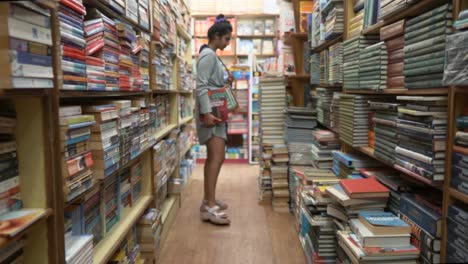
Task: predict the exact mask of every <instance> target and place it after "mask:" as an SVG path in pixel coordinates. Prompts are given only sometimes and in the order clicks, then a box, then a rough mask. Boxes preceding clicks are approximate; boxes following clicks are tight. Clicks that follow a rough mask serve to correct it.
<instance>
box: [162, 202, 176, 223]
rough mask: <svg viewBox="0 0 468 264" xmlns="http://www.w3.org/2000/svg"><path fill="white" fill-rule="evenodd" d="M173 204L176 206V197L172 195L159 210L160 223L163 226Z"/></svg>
mask: <svg viewBox="0 0 468 264" xmlns="http://www.w3.org/2000/svg"><path fill="white" fill-rule="evenodd" d="M175 204H176V197H175V196H173V195H170V196H169V197H167V198H166V200H165V201H164V203H163V205H162V208H161V221H162V222H163V225H164V224H165V223H166V220H167V216H168V215H169V212H170V211H171V209H172V207H173V206H174V205H175Z"/></svg>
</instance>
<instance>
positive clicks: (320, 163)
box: [311, 130, 341, 169]
mask: <svg viewBox="0 0 468 264" xmlns="http://www.w3.org/2000/svg"><path fill="white" fill-rule="evenodd" d="M340 147H341V143H340V141H339V139H338V135H336V134H335V133H333V132H332V131H329V130H315V131H314V133H313V145H312V151H311V153H312V164H313V165H314V166H315V167H316V168H319V169H331V168H332V167H333V151H334V150H339V149H340Z"/></svg>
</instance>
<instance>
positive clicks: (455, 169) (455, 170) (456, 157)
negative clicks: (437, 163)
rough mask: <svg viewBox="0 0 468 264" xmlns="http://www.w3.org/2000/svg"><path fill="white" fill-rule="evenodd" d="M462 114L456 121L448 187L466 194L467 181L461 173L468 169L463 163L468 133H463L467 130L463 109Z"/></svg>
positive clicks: (467, 110)
mask: <svg viewBox="0 0 468 264" xmlns="http://www.w3.org/2000/svg"><path fill="white" fill-rule="evenodd" d="M462 114H463V115H462V116H459V117H458V118H457V119H456V125H457V129H458V131H456V132H455V142H454V144H455V145H454V146H453V155H452V177H451V180H450V186H451V187H452V188H453V189H456V190H458V191H460V192H462V193H465V194H468V190H467V189H466V187H465V186H466V183H467V182H468V180H467V179H466V176H464V174H463V171H464V170H466V169H467V168H468V165H467V164H466V163H465V162H464V160H465V159H466V156H468V132H465V131H467V129H468V121H467V120H468V109H467V108H465V109H464V110H463V113H462Z"/></svg>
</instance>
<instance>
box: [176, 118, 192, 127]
mask: <svg viewBox="0 0 468 264" xmlns="http://www.w3.org/2000/svg"><path fill="white" fill-rule="evenodd" d="M192 120H193V116H189V117H186V118H184V119H182V120H180V123H179V125H185V124H187V123H189V122H190V121H192Z"/></svg>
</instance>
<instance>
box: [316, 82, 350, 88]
mask: <svg viewBox="0 0 468 264" xmlns="http://www.w3.org/2000/svg"><path fill="white" fill-rule="evenodd" d="M312 86H316V87H322V88H343V84H323V83H319V84H312Z"/></svg>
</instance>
